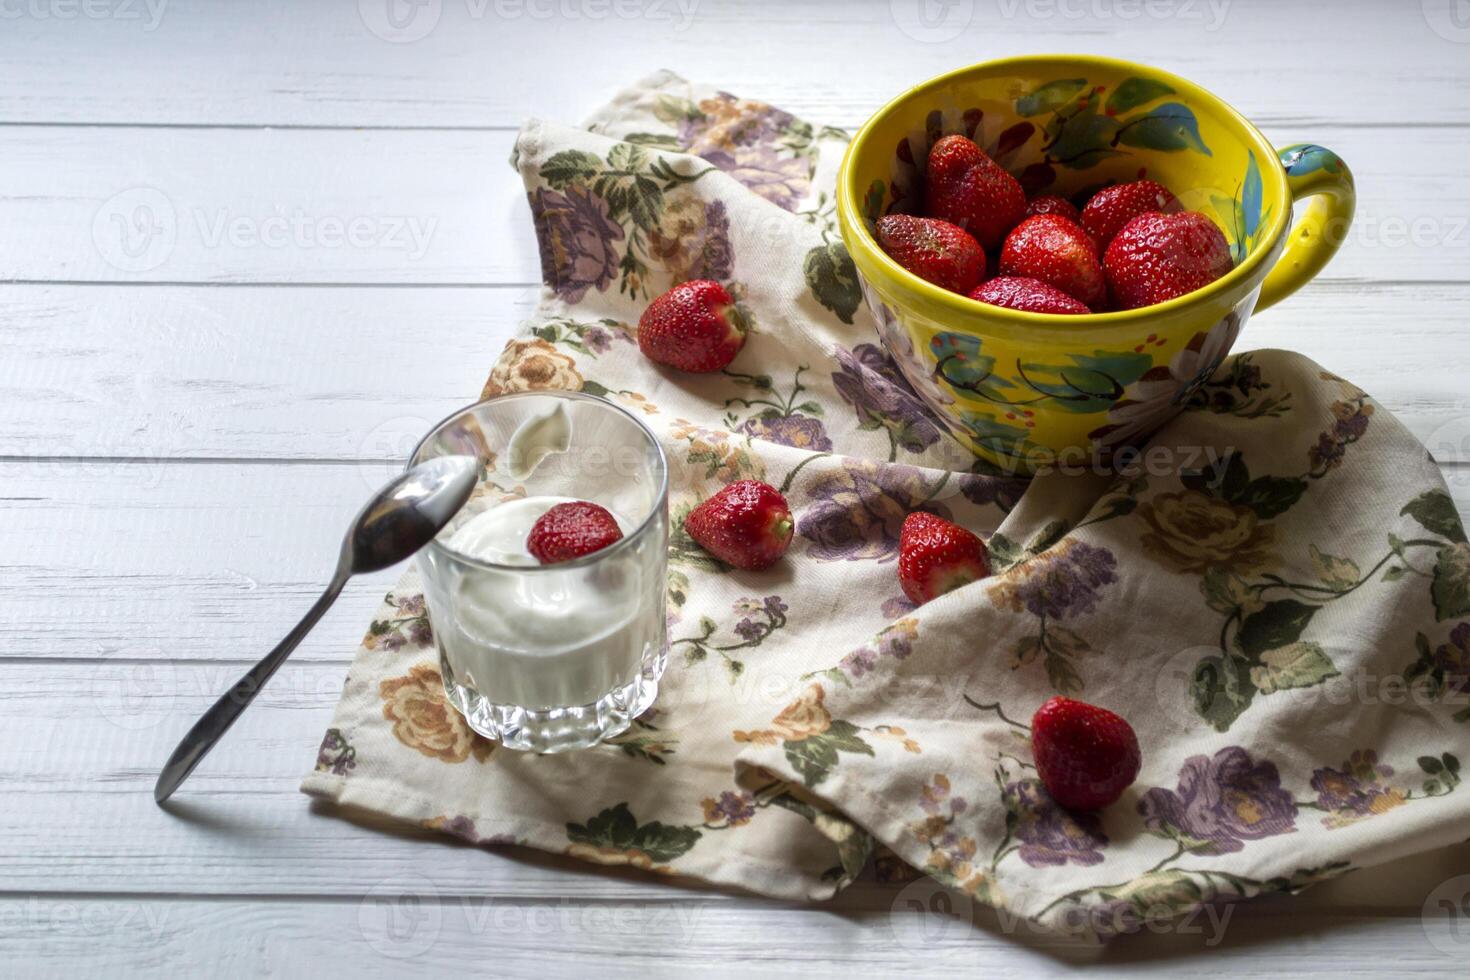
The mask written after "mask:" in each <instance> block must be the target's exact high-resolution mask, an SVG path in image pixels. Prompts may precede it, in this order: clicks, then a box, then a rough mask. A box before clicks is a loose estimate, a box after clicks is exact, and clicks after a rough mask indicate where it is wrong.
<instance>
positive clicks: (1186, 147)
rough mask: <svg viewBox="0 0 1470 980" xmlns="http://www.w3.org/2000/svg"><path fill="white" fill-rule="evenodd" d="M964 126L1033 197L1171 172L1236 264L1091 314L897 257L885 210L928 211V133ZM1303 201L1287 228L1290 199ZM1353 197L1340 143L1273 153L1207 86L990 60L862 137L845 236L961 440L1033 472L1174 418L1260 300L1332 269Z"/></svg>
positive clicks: (887, 342)
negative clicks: (1195, 282)
mask: <svg viewBox="0 0 1470 980" xmlns="http://www.w3.org/2000/svg"><path fill="white" fill-rule="evenodd" d="M950 133H964V134H965V135H967V136H970V137H971V138H972V139H974V140H975V141H976V142H977V143H979V144H980V145H981V146H982V147H984V148H985V150H986V151H987V152H988V153H989V154H990V155H991V156H992V157H993V158H994V159H995V160H996V162H998V163H999V164H1000V165H1001V166H1003V167H1005V168H1006V169H1007V170H1009V171H1010V172H1011V173H1012V174H1014V175H1015V176H1016V177H1017V178H1018V179H1019V180H1020V181H1021V183H1022V185H1023V186H1024V187H1025V188H1026V191H1027V193H1028V194H1030V195H1035V194H1060V195H1062V196H1065V197H1072V198H1073V199H1074V200H1078V201H1081V200H1083V199H1085V197H1086V196H1087V195H1088V194H1089V193H1090V192H1091V191H1092V190H1095V189H1097V188H1099V187H1102V186H1104V185H1106V184H1110V183H1116V182H1121V181H1128V180H1136V179H1138V178H1140V177H1145V176H1146V177H1148V178H1150V179H1153V180H1157V181H1159V182H1160V183H1162V184H1164V185H1165V186H1166V187H1169V188H1170V189H1171V190H1173V191H1174V193H1175V194H1176V195H1178V196H1179V198H1180V200H1181V201H1182V202H1183V204H1184V206H1185V207H1186V208H1188V209H1190V210H1195V211H1202V212H1204V213H1205V214H1207V215H1209V216H1210V217H1211V218H1212V219H1214V221H1215V222H1216V223H1217V224H1218V225H1219V226H1220V228H1221V230H1222V231H1224V233H1225V237H1226V238H1227V239H1228V240H1229V243H1230V249H1231V253H1232V256H1233V257H1234V259H1235V268H1234V270H1233V271H1231V272H1230V274H1229V275H1226V276H1225V277H1224V278H1222V279H1219V280H1217V281H1216V282H1214V283H1212V284H1210V285H1209V286H1207V287H1205V288H1204V289H1200V290H1197V291H1196V292H1193V293H1190V294H1188V295H1186V296H1181V297H1179V298H1178V299H1174V300H1170V301H1169V302H1167V303H1160V304H1158V305H1156V306H1150V307H1147V308H1144V309H1140V310H1129V311H1125V312H1118V313H1102V314H1094V315H1091V316H1085V317H1069V316H1055V315H1051V314H1041V313H1022V312H1018V311H1015V310H1007V309H1002V308H1000V307H995V306H987V305H985V304H983V303H978V302H976V301H974V300H971V299H968V298H966V297H964V296H961V295H959V294H958V293H953V292H950V291H948V290H945V289H941V288H939V287H938V286H935V285H932V284H931V283H928V282H925V281H924V280H922V279H920V278H919V277H917V276H915V275H913V274H912V273H910V272H908V271H906V270H905V269H903V268H902V267H901V266H899V265H898V263H896V262H894V261H893V260H892V259H890V258H889V257H888V256H887V255H886V254H884V252H883V250H882V249H881V248H879V247H878V244H877V242H876V240H875V239H874V237H873V222H874V221H876V220H877V219H878V218H879V217H880V216H882V215H884V214H889V213H896V212H915V213H917V212H918V211H919V210H920V202H921V201H922V197H923V193H922V190H923V188H922V182H923V171H924V163H925V161H926V160H927V158H928V152H929V147H930V146H932V145H933V143H934V141H935V140H937V139H938V138H939V137H940V136H943V135H947V134H950ZM1305 198H1311V201H1310V202H1309V204H1308V205H1307V206H1306V207H1305V208H1304V211H1303V214H1302V215H1301V217H1300V219H1299V220H1298V222H1297V224H1296V226H1295V229H1294V230H1292V231H1290V233H1289V234H1288V229H1289V227H1290V225H1291V209H1292V202H1293V201H1297V200H1302V199H1305ZM1353 204H1354V195H1353V179H1352V175H1351V174H1350V173H1349V172H1348V169H1347V167H1346V166H1345V165H1344V164H1343V162H1342V161H1341V160H1340V159H1339V158H1338V156H1337V155H1336V154H1335V153H1333V152H1332V151H1331V150H1328V149H1325V148H1323V147H1320V146H1315V145H1312V144H1297V145H1294V146H1290V147H1287V148H1285V149H1282V150H1280V151H1279V152H1278V151H1277V150H1276V149H1274V148H1273V147H1272V146H1271V144H1270V143H1268V142H1267V141H1266V139H1265V137H1263V136H1262V135H1261V134H1260V132H1259V131H1257V130H1256V128H1255V127H1254V126H1252V125H1251V124H1250V123H1249V122H1247V121H1246V120H1245V119H1244V118H1243V117H1242V116H1241V115H1240V114H1239V113H1237V112H1236V111H1235V110H1234V109H1232V108H1231V107H1230V106H1228V105H1226V104H1225V103H1224V102H1222V101H1221V100H1220V99H1218V98H1216V97H1215V96H1214V95H1211V94H1210V93H1209V92H1206V91H1205V90H1204V89H1202V88H1200V87H1199V86H1197V85H1194V84H1193V83H1191V82H1188V81H1186V80H1184V79H1182V78H1179V77H1178V76H1176V75H1171V74H1169V73H1168V72H1163V71H1160V70H1158V69H1156V68H1149V67H1146V66H1144V65H1137V64H1132V63H1130V62H1126V61H1117V60H1114V59H1111V58H1097V57H1091V56H1086V55H1050V56H1039V57H1022V58H1010V59H1006V60H1003V61H990V62H985V63H984V64H979V65H975V66H973V67H970V68H964V69H961V70H959V71H954V72H950V73H949V74H947V75H941V76H940V77H938V78H935V79H933V80H931V81H928V82H925V83H924V84H922V85H919V86H917V87H915V88H913V89H910V90H909V91H908V92H906V93H904V94H903V95H901V96H899V97H898V98H896V99H894V100H893V101H892V102H890V103H888V105H886V106H884V107H883V108H882V109H880V110H879V111H878V112H877V114H876V115H874V116H873V118H872V119H870V120H868V122H867V124H866V125H864V126H863V128H862V129H861V130H860V131H859V132H858V134H857V136H856V137H855V138H854V139H853V141H852V144H851V146H850V147H849V148H848V151H847V156H846V158H845V159H844V160H843V163H842V173H841V175H840V177H839V178H838V184H837V213H838V219H839V221H840V223H841V227H842V237H843V240H844V242H845V243H846V245H847V249H848V251H849V253H850V254H851V255H852V259H853V262H854V264H855V265H856V267H857V271H858V277H859V279H860V281H861V283H862V287H863V295H864V297H865V298H866V300H867V303H868V306H869V307H870V308H871V309H872V311H873V313H874V315H875V316H876V317H877V318H878V323H879V333H880V336H881V338H882V340H883V343H884V346H885V347H887V349H888V351H889V353H890V354H892V355H893V357H894V359H895V360H897V361H898V363H899V366H900V367H901V368H902V370H903V371H904V373H905V375H906V376H907V377H908V378H909V380H910V381H911V382H912V383H913V385H914V387H915V388H916V389H917V390H918V392H919V393H920V395H921V396H922V397H923V398H924V399H925V401H927V402H928V403H929V404H930V406H931V407H933V408H934V409H935V411H936V412H937V413H938V414H939V416H940V417H941V418H942V419H944V420H945V421H946V422H947V423H948V424H949V426H950V428H951V430H952V431H953V432H954V433H955V434H956V435H957V436H958V437H959V438H960V439H961V441H963V442H965V443H966V444H967V445H969V446H970V447H971V448H972V449H973V450H974V451H975V452H976V453H978V454H979V455H980V456H982V457H984V458H986V459H988V460H990V461H992V462H994V463H997V464H999V465H1001V466H1003V467H1007V468H1009V469H1013V470H1019V471H1023V472H1025V471H1032V470H1035V469H1037V468H1038V467H1042V466H1046V465H1055V464H1059V463H1060V464H1081V463H1084V462H1086V461H1088V460H1090V459H1092V458H1094V457H1098V458H1108V457H1110V456H1111V455H1112V454H1113V453H1114V452H1115V451H1116V450H1117V449H1118V448H1119V447H1121V446H1126V445H1136V444H1137V443H1139V442H1140V441H1142V440H1143V439H1144V438H1146V437H1147V436H1148V435H1149V433H1151V432H1152V431H1153V430H1154V429H1156V428H1157V427H1158V426H1160V425H1162V424H1163V423H1164V422H1166V421H1168V420H1169V419H1170V418H1172V417H1173V416H1174V415H1175V414H1176V413H1178V412H1179V411H1180V410H1181V409H1182V408H1183V407H1184V405H1185V404H1186V403H1187V402H1188V401H1189V399H1190V398H1191V397H1192V396H1193V395H1194V394H1195V393H1196V392H1197V391H1198V390H1199V388H1200V386H1201V385H1202V384H1203V383H1204V382H1205V381H1206V380H1207V379H1208V378H1209V376H1210V375H1211V374H1212V373H1214V370H1215V368H1216V367H1218V366H1219V364H1220V361H1221V360H1222V359H1223V358H1224V357H1225V355H1226V353H1227V352H1228V351H1229V350H1230V346H1231V345H1232V344H1233V343H1234V342H1235V338H1236V336H1237V335H1238V334H1239V333H1240V328H1241V327H1242V326H1244V324H1245V321H1246V318H1247V317H1249V316H1250V314H1251V312H1252V311H1253V310H1255V309H1259V308H1263V307H1266V306H1270V305H1271V304H1272V303H1275V302H1276V301H1278V300H1280V299H1282V298H1283V297H1285V296H1287V295H1289V294H1290V293H1291V292H1293V291H1294V290H1296V289H1297V288H1299V287H1300V286H1302V285H1303V284H1304V283H1306V282H1307V280H1309V279H1311V278H1312V276H1314V275H1316V274H1317V272H1318V271H1319V270H1320V269H1321V268H1322V267H1323V266H1324V265H1326V264H1327V261H1328V260H1329V259H1330V258H1331V257H1332V254H1333V253H1334V252H1335V251H1336V250H1337V246H1338V245H1339V244H1340V243H1341V242H1342V240H1343V238H1344V236H1345V234H1346V231H1347V226H1348V224H1349V223H1350V222H1351V220H1352V215H1353ZM992 260H993V257H992Z"/></svg>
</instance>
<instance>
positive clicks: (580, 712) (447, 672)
mask: <svg viewBox="0 0 1470 980" xmlns="http://www.w3.org/2000/svg"><path fill="white" fill-rule="evenodd" d="M666 662H667V655H666V654H665V653H663V652H660V653H659V654H658V655H657V656H648V657H645V658H644V663H643V670H642V672H641V674H640V676H639V677H638V678H637V679H635V680H634V681H633V682H632V683H631V684H627V685H624V686H623V687H619V688H615V689H613V690H612V691H609V692H608V693H607V694H605V695H603V696H602V697H600V698H598V699H597V700H596V701H593V702H592V703H591V704H582V705H576V706H573V707H566V708H549V709H545V710H538V709H534V708H523V707H521V706H519V705H514V704H495V703H494V702H492V701H490V700H489V699H488V698H486V697H485V696H484V695H482V694H481V693H480V692H479V691H476V690H475V689H474V688H471V687H468V686H466V685H463V684H461V683H459V681H458V680H457V679H456V678H455V676H454V671H453V670H452V669H451V668H450V666H449V664H448V663H447V662H446V661H445V660H444V658H443V657H442V656H441V657H440V660H439V667H440V672H441V673H442V674H443V675H444V693H445V695H446V696H447V697H448V698H449V703H450V704H452V705H454V706H455V707H456V708H457V709H459V712H460V714H462V715H464V717H465V720H466V721H467V722H469V725H470V727H471V728H473V729H474V730H475V731H477V732H479V733H480V734H481V735H484V736H485V737H486V738H488V739H492V740H493V741H496V742H499V743H500V744H501V745H503V746H505V747H506V748H508V749H516V750H518V751H522V752H544V753H551V752H571V751H573V750H575V749H586V748H591V747H592V746H594V745H596V744H597V743H599V742H601V741H603V740H604V739H607V738H611V737H613V736H614V735H619V734H621V733H622V732H624V731H627V729H628V726H629V725H631V724H632V723H633V719H634V718H637V717H638V716H639V715H640V714H642V713H643V712H644V711H646V710H647V709H648V708H649V707H650V706H651V705H652V704H653V700H654V698H656V697H657V696H658V682H659V678H660V677H661V676H663V672H664V665H665V663H666Z"/></svg>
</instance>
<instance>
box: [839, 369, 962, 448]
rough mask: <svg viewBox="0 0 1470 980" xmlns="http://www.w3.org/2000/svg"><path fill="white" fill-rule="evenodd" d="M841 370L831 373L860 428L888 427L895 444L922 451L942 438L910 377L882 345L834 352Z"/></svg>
mask: <svg viewBox="0 0 1470 980" xmlns="http://www.w3.org/2000/svg"><path fill="white" fill-rule="evenodd" d="M833 356H834V357H836V359H837V364H838V370H837V371H836V372H835V373H834V374H833V375H832V383H833V384H834V385H835V386H836V387H837V393H838V394H839V395H841V396H842V397H843V399H844V400H846V401H847V403H848V404H849V405H851V406H852V407H853V411H854V412H856V413H857V418H858V423H859V427H860V428H863V429H878V428H886V429H888V430H889V432H890V433H891V438H892V439H893V440H894V442H895V444H896V445H898V446H901V447H903V448H904V449H905V450H907V451H908V452H911V453H921V452H923V451H924V450H925V449H928V448H929V447H930V446H932V445H934V444H935V443H936V442H938V441H939V435H940V433H939V426H938V424H937V423H936V422H935V421H934V417H933V416H932V415H930V414H929V410H928V409H927V408H926V407H924V403H923V402H921V401H920V400H919V396H918V395H916V394H914V389H913V388H911V387H910V386H909V383H908V381H907V379H905V378H904V376H903V375H902V374H901V373H899V370H898V367H897V365H895V364H894V363H893V360H892V358H890V357H889V356H888V355H887V354H886V353H884V352H883V350H882V348H880V347H878V346H877V345H875V344H859V345H858V346H856V347H854V348H853V349H852V350H850V351H849V350H845V349H844V348H842V347H837V348H835V349H834V351H833Z"/></svg>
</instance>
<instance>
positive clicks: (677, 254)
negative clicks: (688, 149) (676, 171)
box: [648, 194, 735, 282]
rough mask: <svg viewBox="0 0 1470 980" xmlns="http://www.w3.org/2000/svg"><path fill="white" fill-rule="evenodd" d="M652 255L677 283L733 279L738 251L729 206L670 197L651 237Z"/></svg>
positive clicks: (695, 199) (722, 203) (720, 203)
mask: <svg viewBox="0 0 1470 980" xmlns="http://www.w3.org/2000/svg"><path fill="white" fill-rule="evenodd" d="M648 254H649V255H650V256H652V257H653V258H654V259H657V260H658V261H659V262H660V263H662V264H663V266H664V268H665V269H666V270H667V271H668V273H669V275H670V276H671V277H672V278H673V280H674V282H687V281H688V280H690V279H714V280H716V281H719V282H723V281H724V280H727V279H729V278H730V276H731V275H732V274H733V273H734V270H735V249H734V247H733V246H731V244H730V217H729V215H728V214H727V212H726V210H725V202H724V201H705V200H702V199H701V198H699V197H696V196H694V195H692V194H690V195H688V196H684V197H675V196H674V195H670V198H669V203H668V205H667V206H666V207H665V209H664V213H663V216H662V217H661V218H660V219H659V226H658V228H656V229H655V230H654V231H653V232H652V233H651V234H650V235H649V238H648Z"/></svg>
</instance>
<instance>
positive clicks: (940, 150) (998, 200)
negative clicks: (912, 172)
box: [924, 134, 1026, 249]
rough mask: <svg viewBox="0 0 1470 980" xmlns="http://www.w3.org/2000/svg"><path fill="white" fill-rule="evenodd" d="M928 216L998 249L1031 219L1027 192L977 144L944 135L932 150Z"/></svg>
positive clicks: (927, 204) (927, 198) (989, 246)
mask: <svg viewBox="0 0 1470 980" xmlns="http://www.w3.org/2000/svg"><path fill="white" fill-rule="evenodd" d="M927 177H928V179H927V182H926V185H925V193H924V213H925V214H927V215H929V217H931V218H941V219H943V220H944V221H948V222H950V223H952V224H956V225H959V226H960V227H961V228H963V229H965V230H966V231H968V232H969V233H970V234H972V235H974V236H975V240H976V241H978V242H979V243H980V247H981V248H987V249H993V248H996V247H997V246H999V245H1000V243H1001V242H1002V241H1003V240H1004V239H1005V236H1006V232H1008V231H1010V230H1011V228H1013V227H1015V224H1016V222H1018V221H1020V220H1021V219H1022V218H1023V217H1025V215H1026V192H1025V191H1023V190H1022V189H1021V184H1020V182H1019V181H1017V180H1016V178H1014V177H1012V176H1011V175H1010V174H1008V173H1006V171H1005V170H1004V169H1003V168H1002V167H1001V166H1000V165H999V164H997V163H996V162H995V161H994V160H992V159H990V157H988V156H986V155H985V151H984V150H982V149H980V147H978V146H976V145H975V144H974V142H972V141H971V140H968V139H966V138H965V137H963V136H960V135H958V134H956V135H954V136H945V137H943V138H942V139H940V140H939V141H938V142H937V143H935V144H934V146H933V148H932V149H931V150H930V151H929V162H928V173H927Z"/></svg>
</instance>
